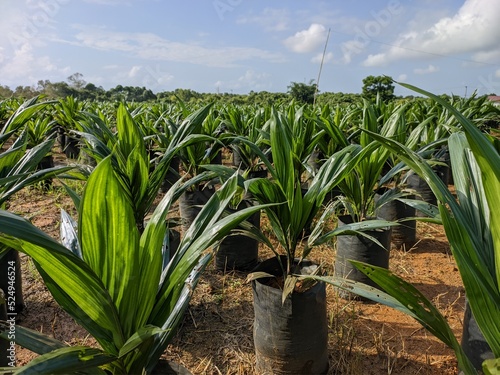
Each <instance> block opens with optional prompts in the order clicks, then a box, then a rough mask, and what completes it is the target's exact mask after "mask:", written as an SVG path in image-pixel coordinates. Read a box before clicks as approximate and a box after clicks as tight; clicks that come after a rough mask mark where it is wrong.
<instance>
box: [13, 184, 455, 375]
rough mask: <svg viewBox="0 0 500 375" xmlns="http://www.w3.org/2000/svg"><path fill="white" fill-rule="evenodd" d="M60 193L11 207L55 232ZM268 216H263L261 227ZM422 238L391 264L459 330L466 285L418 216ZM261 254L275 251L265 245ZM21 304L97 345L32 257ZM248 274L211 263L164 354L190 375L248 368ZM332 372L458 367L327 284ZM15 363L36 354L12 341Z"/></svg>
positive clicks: (411, 326)
mask: <svg viewBox="0 0 500 375" xmlns="http://www.w3.org/2000/svg"><path fill="white" fill-rule="evenodd" d="M72 207H73V205H72V202H71V201H70V199H69V198H68V197H67V195H66V193H65V192H64V190H63V189H62V188H60V187H54V188H53V189H52V190H50V191H49V192H44V191H43V190H41V189H39V188H31V189H26V190H24V191H22V192H20V193H18V194H16V196H15V197H14V199H12V200H11V201H10V205H9V210H10V211H12V212H14V213H17V214H20V215H23V216H25V217H27V218H29V219H30V220H31V221H32V222H33V223H34V224H35V225H36V226H38V227H39V228H41V229H42V230H44V231H45V232H47V233H49V234H50V235H52V236H53V237H55V238H58V237H59V217H60V209H61V208H64V209H66V210H68V211H70V212H74V209H73V208H72ZM268 225H269V224H268V222H267V221H265V220H264V221H263V228H264V231H268ZM417 234H418V239H419V242H418V243H417V244H416V245H415V246H414V247H413V248H411V249H406V251H405V250H396V249H392V250H391V258H390V268H391V270H393V271H394V272H396V273H397V274H399V275H402V276H403V277H404V278H405V279H406V280H407V281H410V282H411V283H413V284H414V285H415V286H416V287H417V288H418V289H419V290H420V291H422V292H423V293H424V294H425V295H426V296H427V297H429V298H430V299H431V300H432V301H433V302H434V304H436V305H437V306H438V308H439V309H440V310H441V311H442V313H443V314H444V315H445V316H446V318H447V319H448V321H449V323H450V325H451V327H452V328H453V330H454V332H455V334H456V336H457V337H459V338H460V336H461V334H462V317H463V312H464V289H463V286H462V283H461V279H460V275H459V272H458V270H457V268H456V266H455V263H454V261H453V258H452V256H451V255H450V250H449V246H448V243H447V240H446V237H445V235H444V232H443V229H442V227H441V226H438V225H433V224H426V223H419V224H418V227H417ZM259 256H260V257H261V258H262V259H267V258H268V257H271V256H272V253H271V252H270V251H269V250H267V249H265V248H264V247H262V248H261V249H260V253H259ZM311 259H313V260H315V261H317V262H320V263H323V265H324V266H325V268H326V269H327V270H331V269H333V264H334V261H335V247H334V245H333V244H332V245H331V246H323V247H321V248H318V249H315V250H313V252H312V254H311ZM22 273H23V276H22V278H23V285H24V300H25V304H26V307H25V310H24V312H23V313H22V314H21V315H20V317H19V319H18V323H19V324H21V325H23V326H26V327H29V328H32V329H36V330H38V331H41V332H44V333H47V334H49V335H52V336H53V337H55V338H56V339H59V340H62V341H65V342H67V343H69V344H72V345H82V344H84V345H92V346H94V345H97V344H96V342H95V341H94V340H93V339H92V338H91V337H89V336H88V334H87V332H85V331H84V330H83V329H82V328H80V327H79V326H78V325H77V324H75V323H74V321H73V320H72V319H71V318H70V317H69V315H68V314H66V313H65V312H64V311H62V310H61V309H60V308H59V307H58V305H57V303H56V302H55V301H54V300H53V298H52V297H51V295H50V293H49V292H48V291H47V289H46V287H45V286H44V284H43V280H42V279H41V277H40V275H39V274H38V272H37V271H36V269H35V267H34V266H33V263H32V262H31V260H30V259H28V258H27V257H26V256H22ZM245 279H246V274H244V273H238V272H230V273H225V274H224V273H222V272H218V271H216V270H215V267H214V266H213V265H210V266H209V267H208V269H207V271H206V272H205V274H204V276H203V277H202V280H201V281H200V283H199V286H198V288H197V289H196V291H195V293H194V296H193V299H192V301H191V304H190V307H189V309H188V311H187V314H186V316H185V318H184V321H183V323H182V325H181V327H180V330H179V332H178V333H177V335H176V338H175V340H174V342H173V343H172V344H171V345H170V346H169V348H168V349H167V351H166V353H165V354H164V356H165V358H168V359H170V360H173V361H176V362H177V363H180V364H182V365H183V366H185V367H186V368H188V369H189V370H190V371H191V372H192V373H193V374H200V375H201V374H204V375H205V374H210V375H211V374H254V373H255V372H254V359H255V358H254V349H253V338H252V324H253V314H254V312H253V306H252V288H251V285H250V284H248V283H246V281H245ZM327 296H328V316H329V351H330V372H329V374H409V375H414V374H456V373H457V367H456V365H457V363H456V359H455V357H454V354H453V352H452V351H451V350H450V349H448V348H447V347H446V346H445V345H444V344H442V343H441V342H440V341H438V340H437V339H436V338H435V337H433V336H432V335H430V334H429V333H427V331H426V330H425V329H423V328H422V327H421V326H420V324H418V323H417V322H416V321H414V320H413V319H411V318H409V317H407V316H406V315H404V314H402V313H399V312H398V311H395V310H392V309H390V308H387V307H384V306H381V305H378V304H373V303H366V302H360V301H353V300H344V299H342V298H340V297H339V296H338V295H337V292H336V290H335V288H333V287H331V286H328V287H327ZM16 355H17V362H18V365H23V364H25V363H27V362H28V361H29V360H31V359H32V358H34V357H36V355H35V354H34V353H31V352H29V351H28V350H26V349H23V348H19V347H18V348H17V353H16Z"/></svg>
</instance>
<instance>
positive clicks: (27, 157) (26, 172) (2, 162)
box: [0, 98, 72, 311]
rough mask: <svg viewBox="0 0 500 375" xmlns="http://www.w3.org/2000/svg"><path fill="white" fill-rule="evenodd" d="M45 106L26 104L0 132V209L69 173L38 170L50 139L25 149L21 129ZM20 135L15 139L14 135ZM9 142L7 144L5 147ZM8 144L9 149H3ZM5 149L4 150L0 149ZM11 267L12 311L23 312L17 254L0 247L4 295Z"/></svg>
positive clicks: (62, 169)
mask: <svg viewBox="0 0 500 375" xmlns="http://www.w3.org/2000/svg"><path fill="white" fill-rule="evenodd" d="M47 105H48V102H43V103H37V98H34V99H31V100H29V101H26V102H25V103H23V104H21V105H20V106H19V108H18V109H17V110H16V111H15V112H14V113H13V114H12V116H11V117H10V118H9V119H8V121H7V122H6V124H5V126H4V127H3V129H2V130H1V131H0V149H2V152H1V153H0V208H2V209H3V208H5V204H6V202H7V201H8V200H9V198H10V197H12V195H13V194H15V193H17V192H18V191H20V190H21V189H23V188H25V187H27V186H30V185H33V184H36V183H38V182H40V181H44V180H47V179H49V178H51V177H55V176H57V175H60V174H62V173H64V172H67V171H69V170H70V169H71V168H72V167H71V166H57V167H50V168H43V169H40V168H39V166H40V163H41V161H42V160H43V158H44V157H46V155H48V154H49V153H50V151H51V150H52V147H53V144H54V139H46V140H44V141H43V142H41V143H39V144H36V145H32V147H29V137H28V132H27V130H21V129H24V127H25V125H26V123H28V122H29V121H30V119H31V118H32V117H33V116H34V115H35V114H36V113H37V112H38V111H40V110H41V109H42V108H44V107H45V106H47ZM18 131H21V133H20V134H19V136H17V137H16V132H18ZM8 142H9V143H8ZM8 144H10V145H9V146H7V145H8ZM4 146H5V147H4ZM12 264H14V265H15V271H16V278H15V279H16V285H15V288H14V289H13V290H14V292H15V294H16V310H17V311H20V310H21V309H22V308H23V295H22V285H21V274H20V261H19V255H18V254H17V252H15V251H13V250H12V249H10V248H9V247H5V246H1V247H0V271H1V273H0V275H1V276H0V289H3V290H4V291H5V292H7V286H8V285H9V284H8V278H7V275H8V274H9V273H8V272H7V269H8V267H9V265H11V266H12Z"/></svg>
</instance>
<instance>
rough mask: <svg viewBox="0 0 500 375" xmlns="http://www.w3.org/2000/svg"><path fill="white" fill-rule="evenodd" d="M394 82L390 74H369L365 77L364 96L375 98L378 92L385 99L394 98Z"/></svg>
mask: <svg viewBox="0 0 500 375" xmlns="http://www.w3.org/2000/svg"><path fill="white" fill-rule="evenodd" d="M393 82H394V81H393V79H392V78H391V77H388V76H368V77H366V78H365V79H363V96H364V97H365V98H367V99H371V100H374V99H375V98H376V97H377V94H378V95H379V97H380V99H382V100H383V101H388V100H391V99H394V83H393Z"/></svg>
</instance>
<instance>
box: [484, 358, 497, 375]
mask: <svg viewBox="0 0 500 375" xmlns="http://www.w3.org/2000/svg"><path fill="white" fill-rule="evenodd" d="M483 372H484V375H499V374H500V358H495V359H487V360H485V361H484V362H483Z"/></svg>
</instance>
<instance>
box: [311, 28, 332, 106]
mask: <svg viewBox="0 0 500 375" xmlns="http://www.w3.org/2000/svg"><path fill="white" fill-rule="evenodd" d="M330 30H331V29H330V28H328V35H327V36H326V42H325V48H324V49H323V56H322V57H321V64H320V65H319V72H318V79H317V80H316V91H315V92H314V100H313V107H314V106H315V105H316V95H318V88H319V79H320V78H321V70H322V69H323V62H324V61H325V54H326V47H327V46H328V39H330Z"/></svg>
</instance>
